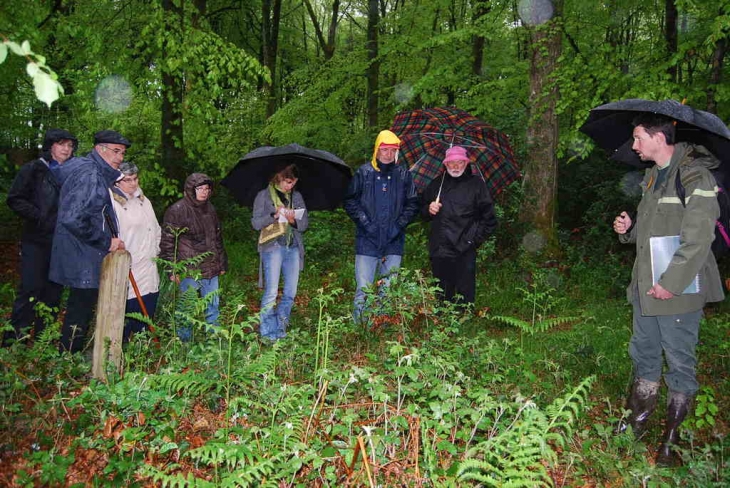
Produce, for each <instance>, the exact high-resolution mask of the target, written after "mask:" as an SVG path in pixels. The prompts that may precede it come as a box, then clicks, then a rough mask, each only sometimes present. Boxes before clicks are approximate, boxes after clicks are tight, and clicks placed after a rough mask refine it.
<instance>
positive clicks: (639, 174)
mask: <svg viewBox="0 0 730 488" xmlns="http://www.w3.org/2000/svg"><path fill="white" fill-rule="evenodd" d="M643 179H644V172H643V171H631V172H629V173H626V174H625V175H624V176H623V178H621V182H620V183H619V189H620V190H621V192H622V193H623V194H624V195H626V196H627V197H632V198H638V197H640V196H641V180H643Z"/></svg>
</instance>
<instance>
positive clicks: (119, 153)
mask: <svg viewBox="0 0 730 488" xmlns="http://www.w3.org/2000/svg"><path fill="white" fill-rule="evenodd" d="M99 145H100V146H101V147H103V148H104V149H106V150H107V151H111V152H113V153H114V154H116V155H117V156H124V155H125V154H127V150H126V149H117V148H116V147H114V148H111V147H109V146H107V145H106V144H99Z"/></svg>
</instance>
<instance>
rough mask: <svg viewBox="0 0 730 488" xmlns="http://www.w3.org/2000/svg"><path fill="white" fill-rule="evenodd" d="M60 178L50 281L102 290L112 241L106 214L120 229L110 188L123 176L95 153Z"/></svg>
mask: <svg viewBox="0 0 730 488" xmlns="http://www.w3.org/2000/svg"><path fill="white" fill-rule="evenodd" d="M56 176H57V178H58V180H59V183H60V184H61V196H60V200H59V205H58V221H57V222H56V233H55V234H54V236H53V251H52V254H51V269H50V272H49V278H50V279H51V281H55V282H56V283H60V284H62V285H65V286H70V287H73V288H99V276H100V274H101V261H102V260H103V259H104V256H106V254H107V253H108V252H109V247H110V245H111V239H112V229H110V228H109V225H108V224H107V219H106V218H105V214H106V215H108V216H109V219H110V220H111V221H112V222H113V223H114V225H116V215H115V213H114V207H113V206H112V202H111V198H110V196H109V188H110V187H111V186H112V185H113V184H114V182H115V181H116V180H117V178H119V177H120V176H121V173H120V172H119V171H117V170H116V169H114V168H112V167H111V166H109V164H108V163H107V162H106V161H104V160H103V159H102V158H101V156H99V154H98V153H97V152H96V151H95V150H94V151H91V152H90V153H89V154H87V155H86V156H81V157H76V158H73V159H71V160H69V161H67V162H66V163H64V164H63V165H61V167H60V168H59V169H58V170H57V171H56Z"/></svg>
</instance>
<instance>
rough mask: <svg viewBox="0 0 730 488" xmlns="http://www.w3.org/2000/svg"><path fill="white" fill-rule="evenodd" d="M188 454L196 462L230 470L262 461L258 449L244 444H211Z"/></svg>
mask: <svg viewBox="0 0 730 488" xmlns="http://www.w3.org/2000/svg"><path fill="white" fill-rule="evenodd" d="M186 454H187V456H189V457H190V458H191V459H193V460H195V461H198V462H202V463H205V464H207V465H210V466H215V467H219V468H220V467H225V468H227V469H228V470H233V469H238V468H242V467H244V466H251V465H255V464H258V463H260V462H261V461H262V457H261V454H260V453H259V452H258V449H256V450H252V449H250V448H249V447H248V446H247V445H244V444H242V443H236V444H232V443H223V442H209V443H207V444H205V445H203V446H200V447H198V448H196V449H193V450H191V451H188V452H187V453H186Z"/></svg>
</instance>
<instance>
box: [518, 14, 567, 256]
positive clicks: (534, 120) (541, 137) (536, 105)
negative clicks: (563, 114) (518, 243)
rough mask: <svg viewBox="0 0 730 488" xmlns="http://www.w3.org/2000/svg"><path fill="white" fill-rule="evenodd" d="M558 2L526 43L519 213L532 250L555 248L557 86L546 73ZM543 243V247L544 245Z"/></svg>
mask: <svg viewBox="0 0 730 488" xmlns="http://www.w3.org/2000/svg"><path fill="white" fill-rule="evenodd" d="M561 7H562V4H561V2H555V15H554V17H553V19H552V20H550V21H549V22H547V23H546V24H545V25H542V26H540V27H537V28H531V34H532V41H531V45H530V96H529V100H530V101H529V106H530V107H531V110H530V120H529V122H528V127H527V148H528V150H527V156H526V160H525V165H524V180H523V185H524V194H525V197H524V201H523V203H522V209H521V212H520V216H521V219H522V221H523V222H526V223H528V224H530V226H531V228H532V229H531V230H532V232H534V233H535V235H534V237H535V238H534V239H531V240H532V242H540V243H541V245H539V246H536V247H535V248H534V249H533V250H535V251H543V250H544V251H547V253H548V255H553V254H555V253H556V252H557V233H556V229H555V208H556V203H557V202H556V199H557V182H558V159H557V148H558V118H557V115H556V113H555V105H556V102H557V100H558V95H559V94H558V90H557V87H556V86H555V85H551V82H550V76H551V75H552V73H553V71H554V70H555V69H556V66H557V62H558V57H559V56H560V53H561V34H560V26H559V23H560V22H561V19H560V12H561V10H562V8H561ZM542 244H544V245H545V246H547V247H544V246H543V245H542Z"/></svg>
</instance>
